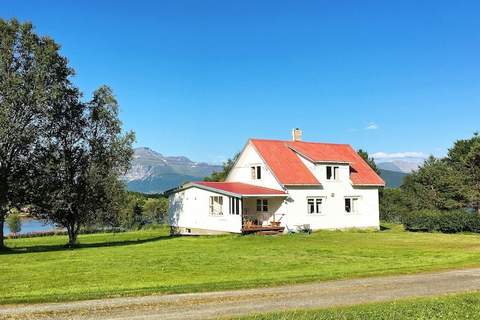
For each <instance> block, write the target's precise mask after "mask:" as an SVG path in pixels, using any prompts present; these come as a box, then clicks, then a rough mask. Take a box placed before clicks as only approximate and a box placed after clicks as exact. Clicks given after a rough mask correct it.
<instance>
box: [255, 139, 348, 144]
mask: <svg viewBox="0 0 480 320" xmlns="http://www.w3.org/2000/svg"><path fill="white" fill-rule="evenodd" d="M249 140H251V141H267V142H284V143H311V144H327V145H335V146H351V144H349V143H334V142H318V141H292V140H280V139H261V138H250V139H249Z"/></svg>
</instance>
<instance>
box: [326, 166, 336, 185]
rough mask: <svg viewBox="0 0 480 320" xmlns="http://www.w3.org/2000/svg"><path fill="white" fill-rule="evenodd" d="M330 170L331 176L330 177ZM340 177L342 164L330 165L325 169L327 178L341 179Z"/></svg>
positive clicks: (330, 179) (332, 179)
mask: <svg viewBox="0 0 480 320" xmlns="http://www.w3.org/2000/svg"><path fill="white" fill-rule="evenodd" d="M329 171H330V178H329ZM339 177H340V166H333V165H328V166H326V170H325V178H326V179H327V181H339Z"/></svg>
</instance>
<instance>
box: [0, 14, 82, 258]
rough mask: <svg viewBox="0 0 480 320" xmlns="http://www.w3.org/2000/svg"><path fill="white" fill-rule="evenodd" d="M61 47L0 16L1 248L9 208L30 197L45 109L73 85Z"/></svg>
mask: <svg viewBox="0 0 480 320" xmlns="http://www.w3.org/2000/svg"><path fill="white" fill-rule="evenodd" d="M72 74H73V70H72V69H70V68H69V67H68V66H67V61H66V59H65V58H64V57H62V56H61V55H60V54H59V46H58V45H57V44H56V43H55V42H54V41H53V40H52V39H50V38H48V37H40V36H38V35H36V34H35V33H34V30H33V27H32V25H31V24H30V23H23V24H22V23H19V22H18V21H17V20H10V21H6V20H3V19H0V249H1V248H3V247H4V235H3V225H4V222H5V217H6V215H7V213H8V211H9V210H10V209H11V208H13V207H20V206H22V205H23V204H25V203H27V202H28V196H29V192H30V191H34V192H37V193H38V192H39V191H38V190H37V189H36V187H35V186H33V185H32V182H34V181H35V180H34V179H31V177H34V176H36V172H35V171H34V169H36V168H38V167H40V166H35V165H34V164H35V163H38V160H37V150H38V144H39V143H40V141H41V140H42V139H41V138H42V133H43V132H44V128H45V126H46V122H47V121H46V116H45V111H46V109H47V108H48V107H49V105H51V103H52V101H55V100H56V99H57V96H58V95H59V94H61V93H62V92H63V91H64V90H65V88H68V87H69V86H70V85H71V84H70V81H69V77H70V76H71V75H72Z"/></svg>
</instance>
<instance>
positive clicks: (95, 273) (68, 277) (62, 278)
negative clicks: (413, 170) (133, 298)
mask: <svg viewBox="0 0 480 320" xmlns="http://www.w3.org/2000/svg"><path fill="white" fill-rule="evenodd" d="M79 240H80V242H81V244H82V247H81V248H79V249H75V250H68V249H64V247H63V244H64V243H66V237H63V236H55V237H45V238H30V239H17V240H8V241H7V245H8V246H9V247H10V248H12V249H11V251H9V252H6V253H3V254H0V283H1V284H2V285H1V286H0V303H3V304H5V303H18V302H39V301H56V300H76V299H89V298H98V297H107V296H118V295H140V294H146V293H153V292H165V293H167V292H168V293H173V292H192V291H208V290H218V289H235V288H245V287H256V286H265V285H273V284H282V283H295V282H305V281H316V280H326V279H339V278H352V277H359V276H373V275H383V274H397V273H414V272H421V271H430V270H438V269H444V268H457V267H469V266H480V235H446V234H427V233H408V232H402V231H399V230H397V229H395V230H387V231H381V232H374V231H372V232H360V231H357V232H355V231H349V232H341V231H336V232H335V231H324V232H317V233H314V234H312V235H284V236H274V237H268V236H235V235H232V236H218V237H181V238H170V237H168V236H167V232H166V230H150V231H138V232H128V233H121V234H96V235H82V236H80V238H79Z"/></svg>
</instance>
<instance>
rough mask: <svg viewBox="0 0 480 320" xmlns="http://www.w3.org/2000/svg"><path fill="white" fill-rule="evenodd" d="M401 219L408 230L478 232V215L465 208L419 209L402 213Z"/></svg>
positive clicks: (479, 224)
mask: <svg viewBox="0 0 480 320" xmlns="http://www.w3.org/2000/svg"><path fill="white" fill-rule="evenodd" d="M402 220H403V221H402V222H403V224H404V226H405V229H406V230H409V231H426V232H432V231H439V232H444V233H456V232H479V233H480V216H479V215H477V214H474V213H470V212H468V211H465V210H451V211H436V210H421V211H416V212H411V213H406V214H404V215H403V217H402Z"/></svg>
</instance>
